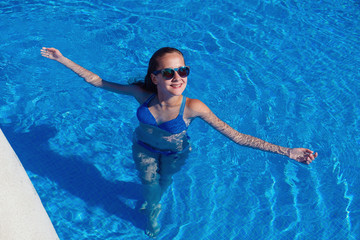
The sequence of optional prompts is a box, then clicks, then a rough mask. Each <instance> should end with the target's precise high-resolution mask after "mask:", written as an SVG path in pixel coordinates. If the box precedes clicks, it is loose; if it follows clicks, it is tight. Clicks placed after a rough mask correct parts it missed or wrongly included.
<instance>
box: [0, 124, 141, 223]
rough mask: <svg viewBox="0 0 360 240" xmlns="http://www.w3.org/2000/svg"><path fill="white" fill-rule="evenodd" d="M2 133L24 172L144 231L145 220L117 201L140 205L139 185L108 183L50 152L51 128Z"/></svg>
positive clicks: (94, 172)
mask: <svg viewBox="0 0 360 240" xmlns="http://www.w3.org/2000/svg"><path fill="white" fill-rule="evenodd" d="M1 129H2V131H3V132H4V134H5V136H6V137H7V139H8V141H9V142H10V144H11V146H12V147H13V149H14V151H15V152H16V154H17V155H18V157H19V159H20V160H21V162H22V164H23V166H24V168H25V169H26V170H29V171H31V172H33V173H35V174H37V175H39V176H42V177H46V178H48V179H50V180H51V181H54V182H56V183H57V184H58V185H59V186H60V187H61V188H63V189H64V190H66V191H68V192H69V193H71V194H73V195H74V196H77V197H79V198H81V199H83V200H84V201H85V202H86V203H87V204H88V205H93V206H100V207H102V208H103V209H104V210H106V211H107V212H108V213H110V214H114V215H116V216H118V217H120V218H122V219H124V220H126V221H129V222H131V223H132V224H133V225H134V226H136V227H138V228H141V229H144V226H145V221H144V217H143V216H142V215H141V214H140V213H139V212H138V211H137V210H136V209H132V208H130V207H129V206H127V205H126V204H125V203H124V202H122V201H121V200H120V199H119V196H120V197H121V198H126V199H134V200H140V201H141V200H142V195H141V191H142V190H141V185H140V184H137V183H131V182H119V181H117V182H111V181H108V180H106V179H105V178H103V177H102V176H101V173H100V172H99V170H98V169H97V168H96V167H95V166H93V165H92V164H89V163H87V162H86V161H84V160H83V159H82V158H81V157H78V156H73V157H64V156H61V155H59V154H57V153H56V152H54V151H52V150H51V149H50V148H49V144H48V140H49V139H50V138H51V137H53V136H55V134H56V130H55V129H54V128H52V127H49V126H46V125H42V126H38V127H32V128H30V129H29V132H27V133H17V132H16V131H15V130H14V129H12V128H10V127H1ZM140 201H138V202H140Z"/></svg>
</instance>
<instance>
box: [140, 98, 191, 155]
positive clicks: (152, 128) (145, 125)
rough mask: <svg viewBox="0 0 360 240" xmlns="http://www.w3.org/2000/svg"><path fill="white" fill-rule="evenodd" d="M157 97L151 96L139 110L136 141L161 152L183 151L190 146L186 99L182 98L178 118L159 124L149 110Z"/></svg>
mask: <svg viewBox="0 0 360 240" xmlns="http://www.w3.org/2000/svg"><path fill="white" fill-rule="evenodd" d="M155 96H156V95H155V94H153V95H151V96H150V97H149V98H148V99H147V100H146V101H145V102H144V103H143V104H141V105H140V107H139V108H138V109H137V114H136V115H137V118H138V120H139V122H140V125H139V127H138V128H136V130H135V135H134V138H135V139H134V140H135V141H136V142H139V141H141V142H143V143H145V144H147V145H149V146H151V147H153V148H156V149H160V150H171V151H176V152H178V151H182V150H183V149H185V148H187V147H188V146H189V142H188V136H187V133H186V130H187V127H188V125H189V124H187V123H186V122H185V121H184V118H183V113H184V110H185V105H186V97H185V96H183V97H182V103H181V106H180V109H179V112H178V115H177V117H176V118H173V119H171V120H169V121H165V122H162V123H160V124H158V122H157V121H156V119H155V117H154V116H153V114H152V113H151V112H150V110H149V103H150V102H151V101H152V100H153V99H154V97H155Z"/></svg>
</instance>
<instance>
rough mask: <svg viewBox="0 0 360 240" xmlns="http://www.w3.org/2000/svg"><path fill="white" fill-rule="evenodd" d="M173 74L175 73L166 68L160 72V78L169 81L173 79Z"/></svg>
mask: <svg viewBox="0 0 360 240" xmlns="http://www.w3.org/2000/svg"><path fill="white" fill-rule="evenodd" d="M174 74H175V72H174V70H173V69H171V68H167V69H164V70H162V76H163V78H165V79H171V78H173V77H174Z"/></svg>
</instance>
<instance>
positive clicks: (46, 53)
mask: <svg viewBox="0 0 360 240" xmlns="http://www.w3.org/2000/svg"><path fill="white" fill-rule="evenodd" d="M40 52H41V55H42V56H43V57H46V58H49V59H52V60H59V59H60V58H62V57H63V55H62V54H61V52H60V51H59V50H57V49H55V48H46V47H43V48H42V49H41V50H40Z"/></svg>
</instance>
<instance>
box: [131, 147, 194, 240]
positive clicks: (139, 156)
mask: <svg viewBox="0 0 360 240" xmlns="http://www.w3.org/2000/svg"><path fill="white" fill-rule="evenodd" d="M187 155H188V154H187V153H186V154H181V155H170V156H165V155H161V154H158V153H153V152H150V151H149V150H147V149H144V148H143V147H142V146H140V145H138V144H136V143H134V145H133V158H134V161H135V164H136V168H137V170H138V171H139V177H140V179H141V182H142V184H143V194H144V199H145V203H144V204H143V205H142V207H141V209H140V210H141V211H143V212H144V213H145V215H146V216H147V229H146V234H147V235H149V236H150V237H156V236H157V235H158V234H159V232H160V226H159V224H158V222H157V218H158V217H159V214H160V212H161V204H160V203H159V202H160V200H161V197H162V195H163V194H164V193H165V192H166V190H167V189H168V188H169V186H170V185H171V184H172V182H173V180H172V176H173V175H174V174H175V173H176V172H178V171H179V170H180V168H181V166H182V165H184V163H185V158H186V157H187Z"/></svg>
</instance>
